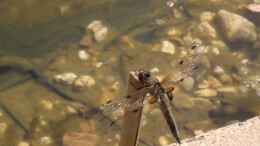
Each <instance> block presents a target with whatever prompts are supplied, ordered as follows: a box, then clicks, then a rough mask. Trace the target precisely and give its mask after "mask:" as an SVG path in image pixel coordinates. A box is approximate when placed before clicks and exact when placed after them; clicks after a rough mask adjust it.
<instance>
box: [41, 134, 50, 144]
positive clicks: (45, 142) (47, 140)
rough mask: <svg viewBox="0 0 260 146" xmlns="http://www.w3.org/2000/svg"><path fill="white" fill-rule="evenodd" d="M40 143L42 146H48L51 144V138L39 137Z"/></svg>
mask: <svg viewBox="0 0 260 146" xmlns="http://www.w3.org/2000/svg"><path fill="white" fill-rule="evenodd" d="M40 142H41V143H42V144H44V145H48V144H51V143H52V138H51V137H49V136H44V137H41V139H40Z"/></svg>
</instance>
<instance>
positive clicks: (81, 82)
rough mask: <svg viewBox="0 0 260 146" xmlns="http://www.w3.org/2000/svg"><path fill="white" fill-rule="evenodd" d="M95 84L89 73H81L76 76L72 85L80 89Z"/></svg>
mask: <svg viewBox="0 0 260 146" xmlns="http://www.w3.org/2000/svg"><path fill="white" fill-rule="evenodd" d="M95 84H96V81H95V79H94V78H93V77H91V76H89V75H83V76H80V77H79V78H77V79H76V80H75V82H74V84H73V85H74V87H75V88H76V89H81V88H84V87H92V86H94V85H95Z"/></svg>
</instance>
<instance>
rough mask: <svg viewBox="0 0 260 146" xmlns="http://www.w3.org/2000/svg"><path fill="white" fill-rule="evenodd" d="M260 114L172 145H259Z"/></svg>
mask: <svg viewBox="0 0 260 146" xmlns="http://www.w3.org/2000/svg"><path fill="white" fill-rule="evenodd" d="M259 145H260V116H258V117H254V118H252V119H249V120H247V121H245V122H238V123H235V124H231V125H228V126H225V127H222V128H219V129H216V130H211V131H209V132H207V133H203V134H201V135H197V136H196V137H194V138H191V139H186V140H183V141H182V144H180V145H179V144H172V145H170V146H259Z"/></svg>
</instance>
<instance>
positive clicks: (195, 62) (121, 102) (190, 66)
mask: <svg viewBox="0 0 260 146" xmlns="http://www.w3.org/2000/svg"><path fill="white" fill-rule="evenodd" d="M204 50H205V46H203V45H202V44H201V43H199V42H196V41H193V42H192V44H191V46H190V49H189V50H188V53H189V54H187V55H186V56H185V57H181V59H180V60H179V61H178V62H177V66H178V67H180V68H181V70H180V71H179V72H177V73H175V77H174V79H172V78H171V75H166V76H165V77H164V78H162V79H160V80H159V79H158V81H159V82H157V81H154V83H150V84H149V86H147V89H154V86H158V84H160V85H164V84H166V83H167V84H168V83H169V84H170V85H169V86H167V87H165V93H166V94H167V95H168V97H169V98H170V100H173V98H174V94H172V93H173V92H174V90H175V88H176V86H177V85H178V84H180V83H181V82H183V81H184V80H185V79H186V78H187V77H190V76H192V75H193V74H195V72H196V71H198V69H199V68H200V63H201V59H202V58H203V55H204V53H205V52H204ZM148 76H149V75H148V73H147V74H146V77H143V78H148ZM154 92H155V91H154ZM150 93H151V92H149V93H148V94H147V95H146V98H145V99H147V100H145V101H144V102H143V100H142V99H140V100H137V101H136V102H135V103H130V102H129V97H131V96H136V95H138V94H140V93H139V92H136V93H132V94H131V95H127V96H124V97H116V98H113V99H111V100H107V101H106V102H105V103H104V104H103V105H102V106H101V107H100V108H101V110H102V111H103V112H104V113H108V114H110V113H116V115H117V119H115V120H119V117H121V116H122V115H123V114H124V110H123V109H125V108H127V109H130V110H132V111H135V109H137V108H139V107H141V106H144V105H145V104H146V103H149V104H153V103H155V102H156V101H157V100H158V99H156V98H155V97H154V96H151V94H150ZM153 94H155V93H153Z"/></svg>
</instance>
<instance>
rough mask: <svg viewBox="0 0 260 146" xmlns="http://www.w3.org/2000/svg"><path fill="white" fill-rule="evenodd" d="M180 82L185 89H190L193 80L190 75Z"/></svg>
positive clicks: (192, 85)
mask: <svg viewBox="0 0 260 146" xmlns="http://www.w3.org/2000/svg"><path fill="white" fill-rule="evenodd" d="M181 84H182V86H183V88H184V89H185V90H186V91H191V90H192V89H193V87H194V84H195V80H194V79H193V78H192V77H187V78H185V79H184V80H183V82H182V83H181Z"/></svg>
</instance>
